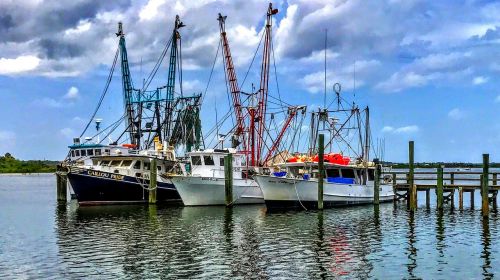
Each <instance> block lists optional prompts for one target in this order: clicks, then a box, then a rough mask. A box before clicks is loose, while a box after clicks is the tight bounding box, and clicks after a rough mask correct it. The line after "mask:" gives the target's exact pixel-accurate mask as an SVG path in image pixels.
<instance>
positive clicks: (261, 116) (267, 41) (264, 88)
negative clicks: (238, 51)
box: [251, 3, 278, 166]
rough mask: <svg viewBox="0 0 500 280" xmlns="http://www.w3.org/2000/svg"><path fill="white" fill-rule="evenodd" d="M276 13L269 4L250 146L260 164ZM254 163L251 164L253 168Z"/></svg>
mask: <svg viewBox="0 0 500 280" xmlns="http://www.w3.org/2000/svg"><path fill="white" fill-rule="evenodd" d="M277 13H278V9H273V4H272V3H269V8H268V9H267V19H266V29H265V35H264V50H263V54H262V65H261V68H260V87H259V93H258V104H257V117H256V119H255V122H256V123H257V135H256V136H257V147H255V145H252V149H251V150H252V153H254V154H255V155H256V156H255V158H256V159H255V160H256V161H257V163H259V164H262V161H261V160H262V149H263V147H264V130H265V126H266V109H267V106H266V105H267V95H268V90H269V88H268V86H269V65H270V60H271V32H272V16H273V15H275V14H277ZM255 164H256V162H255V161H254V162H252V166H255Z"/></svg>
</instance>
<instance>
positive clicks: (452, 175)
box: [450, 173, 455, 185]
mask: <svg viewBox="0 0 500 280" xmlns="http://www.w3.org/2000/svg"><path fill="white" fill-rule="evenodd" d="M454 184H455V173H450V185H454Z"/></svg>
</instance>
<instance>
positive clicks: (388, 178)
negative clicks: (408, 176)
mask: <svg viewBox="0 0 500 280" xmlns="http://www.w3.org/2000/svg"><path fill="white" fill-rule="evenodd" d="M391 182H392V176H391V175H389V174H387V175H385V176H384V183H386V184H389V183H391Z"/></svg>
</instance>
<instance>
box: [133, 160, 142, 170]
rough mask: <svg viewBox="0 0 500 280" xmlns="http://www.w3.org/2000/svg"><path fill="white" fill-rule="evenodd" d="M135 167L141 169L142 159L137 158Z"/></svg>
mask: <svg viewBox="0 0 500 280" xmlns="http://www.w3.org/2000/svg"><path fill="white" fill-rule="evenodd" d="M134 169H141V161H140V160H136V161H135V163H134Z"/></svg>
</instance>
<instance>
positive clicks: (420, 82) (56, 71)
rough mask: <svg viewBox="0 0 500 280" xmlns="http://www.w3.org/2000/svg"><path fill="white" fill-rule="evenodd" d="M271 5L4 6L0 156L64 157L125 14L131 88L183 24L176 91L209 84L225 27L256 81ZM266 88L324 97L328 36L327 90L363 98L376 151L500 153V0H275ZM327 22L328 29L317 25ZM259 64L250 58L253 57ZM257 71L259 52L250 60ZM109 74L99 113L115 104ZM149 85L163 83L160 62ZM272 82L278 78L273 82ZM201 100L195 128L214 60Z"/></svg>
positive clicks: (434, 155) (215, 102) (210, 101)
mask: <svg viewBox="0 0 500 280" xmlns="http://www.w3.org/2000/svg"><path fill="white" fill-rule="evenodd" d="M267 5H268V2H266V1H260V0H245V1H239V0H236V1H229V0H227V1H209V0H202V1H172V0H149V1H148V0H140V1H132V0H119V1H100V0H74V1H46V0H2V1H0V96H1V97H2V99H1V100H2V101H1V103H0V154H3V153H6V152H10V153H11V154H13V155H14V156H15V157H17V158H21V159H51V160H61V159H63V158H64V157H65V155H66V153H67V146H68V145H69V144H71V143H72V138H73V137H77V136H78V135H80V132H81V131H82V129H83V128H84V126H85V124H86V122H87V121H88V119H89V118H90V116H91V114H92V112H93V110H94V108H95V106H96V104H97V101H98V99H99V97H100V95H101V93H102V91H103V88H104V85H105V81H106V77H107V75H108V73H109V69H110V67H111V65H112V62H113V57H114V54H115V51H116V48H117V45H118V38H117V37H116V36H115V34H114V33H115V32H116V31H117V23H118V22H119V21H122V22H123V26H124V31H125V34H126V35H125V36H126V40H127V49H128V55H129V60H130V64H131V71H132V74H131V75H132V79H133V81H134V84H141V81H142V80H143V79H144V78H145V77H146V76H147V75H148V73H149V72H150V71H151V69H152V67H153V65H154V63H155V62H156V60H157V58H158V56H159V54H160V53H161V51H162V49H163V47H164V45H165V43H166V42H167V41H168V39H169V36H170V34H171V30H172V27H173V21H174V18H175V15H179V16H180V18H181V20H182V21H183V22H184V23H185V24H186V27H184V28H183V29H182V30H181V34H182V35H181V36H182V49H183V50H182V56H183V69H184V72H183V82H184V83H183V89H184V92H191V93H205V89H206V88H207V82H208V80H209V75H210V72H211V69H212V65H213V62H214V58H215V54H216V52H217V47H218V44H219V26H218V22H217V20H216V19H217V14H218V13H222V14H224V15H227V16H228V18H227V20H226V31H227V34H228V39H229V42H230V46H231V51H232V55H233V59H234V61H235V68H236V72H237V75H238V78H239V79H240V81H241V79H242V77H243V76H244V75H245V73H246V71H247V69H251V70H250V71H249V75H248V82H246V83H245V85H244V86H243V87H242V90H243V91H250V90H251V83H252V82H254V83H255V84H258V81H259V80H258V67H255V64H254V65H253V67H251V68H249V65H251V61H252V58H253V56H254V53H255V51H256V49H257V46H258V45H259V41H260V38H261V36H262V32H263V28H264V21H265V12H266V10H267ZM273 6H274V7H275V8H277V9H278V10H279V13H278V14H277V15H276V16H275V17H274V19H273V20H274V21H273V31H272V32H273V49H274V55H273V61H274V62H275V65H276V71H274V69H273V70H272V71H271V72H272V74H271V77H270V79H271V80H272V81H273V82H271V83H270V92H274V94H276V92H277V86H279V92H280V95H281V96H282V97H283V99H286V100H287V102H288V103H292V104H301V105H307V106H308V108H309V109H313V108H317V107H318V106H321V105H322V104H323V94H324V93H323V91H324V90H323V87H324V72H323V71H324V53H325V33H327V48H326V54H327V60H326V62H327V75H326V76H327V99H328V103H329V102H330V101H331V100H333V98H334V93H333V90H332V86H333V84H334V83H337V82H338V83H340V84H341V85H342V93H341V94H342V96H343V97H344V98H346V99H348V100H355V101H356V103H357V104H359V105H360V106H369V107H370V113H371V115H370V120H371V130H372V137H373V139H385V158H386V160H390V161H406V160H407V154H408V150H407V149H408V141H409V140H414V141H415V149H416V151H415V157H416V159H415V160H416V161H464V162H480V161H481V158H482V157H481V154H482V153H489V154H490V158H491V161H496V162H500V122H499V117H500V114H499V109H500V91H499V90H498V86H499V84H500V83H499V82H498V79H497V78H496V77H497V75H498V74H500V59H498V58H500V28H499V26H500V2H496V1H485V0H482V1H481V0H468V1H467V0H466V1H455V0H453V1H451V0H442V1H420V0H380V1H370V0H369V1H366V0H287V1H275V2H273ZM325 30H327V31H326V32H325ZM257 60H258V59H257ZM257 66H258V61H257ZM120 79H121V78H120V73H119V71H115V74H114V77H113V80H112V83H111V87H110V90H109V93H108V95H107V96H106V100H105V101H104V103H103V106H102V107H101V110H100V111H99V114H98V117H100V118H103V119H104V121H103V125H106V124H108V125H109V124H110V123H112V122H113V121H114V120H116V119H118V118H119V117H120V116H121V114H122V112H123V98H122V92H121V84H120V83H121V80H120ZM158 80H159V81H158V82H157V83H158V84H159V85H160V84H165V83H166V80H167V65H166V64H164V65H162V67H161V68H160V70H159V74H158ZM275 81H278V83H277V84H276V82H275ZM203 102H204V103H203V107H202V122H203V123H202V125H203V129H204V131H208V130H209V129H210V128H211V127H212V126H213V125H214V123H215V114H214V107H215V108H216V110H217V111H218V115H219V117H220V115H223V114H224V112H225V111H227V109H228V107H229V106H230V105H229V104H228V101H227V92H226V86H225V82H224V72H223V66H222V63H221V62H220V61H218V62H216V64H215V67H214V72H213V77H212V79H211V81H210V85H209V87H208V89H207V90H206V94H205V97H204V101H203Z"/></svg>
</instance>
